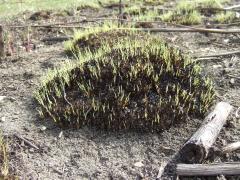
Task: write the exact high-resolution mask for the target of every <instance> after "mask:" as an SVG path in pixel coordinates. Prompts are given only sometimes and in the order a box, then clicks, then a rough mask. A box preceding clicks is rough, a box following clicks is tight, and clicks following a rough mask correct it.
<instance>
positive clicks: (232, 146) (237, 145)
mask: <svg viewBox="0 0 240 180" xmlns="http://www.w3.org/2000/svg"><path fill="white" fill-rule="evenodd" d="M238 149H240V141H239V142H235V143H231V144H228V145H226V146H224V147H223V148H222V153H229V152H232V151H235V150H238Z"/></svg>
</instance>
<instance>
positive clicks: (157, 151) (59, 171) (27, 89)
mask: <svg viewBox="0 0 240 180" xmlns="http://www.w3.org/2000/svg"><path fill="white" fill-rule="evenodd" d="M106 12H107V13H112V11H111V10H101V11H99V12H95V11H92V10H85V11H83V12H81V14H82V15H87V16H88V17H89V16H90V15H91V16H92V17H99V16H101V15H103V14H106ZM29 16H30V14H29V13H26V14H25V17H29ZM79 17H80V16H79V14H78V16H63V17H59V16H56V15H55V16H53V17H51V19H47V20H40V21H37V22H35V23H43V22H44V23H47V22H59V21H65V22H66V21H70V20H76V19H78V18H79ZM25 20H26V19H25ZM25 20H23V18H22V17H21V18H20V17H19V18H17V19H15V20H13V21H10V22H5V23H6V24H12V23H15V24H19V23H21V22H23V21H25ZM26 21H27V22H28V21H29V22H32V21H30V20H26ZM84 25H85V24H84ZM92 25H95V23H93V24H92ZM21 32H22V30H19V29H18V30H14V31H12V33H13V34H14V37H15V38H16V42H17V41H20V39H21V38H20V33H21ZM58 33H61V32H58ZM52 34H53V35H55V34H56V31H52V30H47V29H41V28H39V29H36V30H33V32H32V41H33V42H34V43H35V45H36V47H37V48H36V49H35V50H33V51H32V52H24V51H23V50H20V51H19V52H18V54H14V55H13V56H11V57H7V58H6V59H3V60H2V61H1V62H0V95H1V96H6V98H5V99H4V101H3V102H0V119H4V118H5V120H4V121H1V122H0V127H1V129H2V131H3V134H4V135H5V136H6V137H7V138H8V139H9V145H10V169H11V171H12V172H13V173H14V174H16V175H18V176H19V177H20V179H54V180H55V179H74V180H75V179H155V178H156V177H157V173H158V169H159V167H160V165H161V163H162V161H168V160H173V161H174V157H175V156H176V153H177V152H178V150H179V149H180V147H181V146H182V145H183V144H184V142H185V141H186V140H187V139H188V138H189V137H190V136H191V135H192V134H193V133H194V132H195V131H196V129H197V128H198V127H199V126H200V124H201V120H198V119H194V120H190V121H188V123H187V124H182V125H180V126H178V127H172V128H171V129H169V130H167V131H164V132H163V133H161V134H156V133H144V134H142V133H136V132H118V133H108V132H103V131H100V130H98V129H92V128H88V127H85V128H82V129H79V130H72V129H68V130H62V129H59V128H58V127H56V125H54V124H53V123H52V122H51V121H49V120H46V121H40V120H39V118H38V115H37V112H36V109H35V108H36V103H35V102H34V100H33V91H34V90H35V89H36V88H37V86H38V83H39V81H40V77H41V76H42V75H43V73H44V72H46V70H47V69H48V68H54V67H58V66H59V65H60V63H61V62H63V61H65V60H66V55H65V54H64V53H63V51H64V49H63V45H62V43H56V44H52V45H47V44H43V43H42V42H41V41H39V40H40V39H41V38H43V37H46V36H48V35H52ZM162 36H164V37H165V38H166V39H168V40H169V42H172V43H173V44H174V45H175V46H178V47H179V48H181V49H183V50H184V51H185V52H186V53H190V55H192V56H198V55H203V54H214V53H220V52H228V51H232V50H235V49H237V48H238V47H239V43H240V36H239V35H223V34H202V33H162ZM16 44H17V43H15V46H17V45H16ZM200 63H201V65H202V67H203V69H204V71H205V73H208V74H209V75H210V76H211V77H212V78H213V80H214V83H215V87H216V89H217V93H218V98H217V101H220V100H224V101H227V102H230V103H231V104H232V105H234V107H235V109H234V112H233V113H232V116H231V118H229V121H228V124H227V125H226V126H225V127H224V128H223V130H222V131H221V135H220V137H219V138H218V140H217V142H216V144H215V145H216V146H217V147H221V146H222V145H226V144H227V143H230V142H234V141H239V140H240V131H239V130H240V122H239V117H238V118H237V117H236V116H235V111H236V109H237V108H238V107H240V56H239V55H233V56H227V57H220V58H218V59H208V60H202V61H200ZM3 117H4V118H3ZM43 126H44V127H46V130H44V129H43ZM15 134H17V135H20V136H22V137H24V138H26V139H28V140H29V141H30V142H32V143H34V144H35V145H37V146H38V147H39V149H35V148H33V147H31V146H29V145H28V144H26V143H25V144H24V142H22V141H21V140H19V138H17V137H16V136H14V135H15ZM61 134H62V136H61ZM227 161H240V151H236V152H234V153H230V154H227V155H225V156H220V157H219V156H215V157H212V158H210V159H208V160H206V163H208V162H227ZM136 162H142V167H137V166H136V164H135V163H136ZM173 175H174V172H173V171H172V169H171V168H169V169H168V175H166V176H165V179H173V178H174V176H173ZM216 178H217V177H212V178H210V177H209V178H203V179H216ZM228 178H229V179H240V178H239V177H228Z"/></svg>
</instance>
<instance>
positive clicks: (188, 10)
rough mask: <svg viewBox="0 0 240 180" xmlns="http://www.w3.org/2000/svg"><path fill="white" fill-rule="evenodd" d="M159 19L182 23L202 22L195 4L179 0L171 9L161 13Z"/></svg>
mask: <svg viewBox="0 0 240 180" xmlns="http://www.w3.org/2000/svg"><path fill="white" fill-rule="evenodd" d="M161 19H162V20H163V21H166V22H176V23H178V24H183V25H193V24H200V23H201V22H202V17H201V14H200V13H199V12H198V11H197V10H196V4H195V3H193V2H187V1H181V2H179V3H178V4H177V6H176V8H175V9H174V10H173V11H169V12H168V13H167V14H164V15H162V17H161Z"/></svg>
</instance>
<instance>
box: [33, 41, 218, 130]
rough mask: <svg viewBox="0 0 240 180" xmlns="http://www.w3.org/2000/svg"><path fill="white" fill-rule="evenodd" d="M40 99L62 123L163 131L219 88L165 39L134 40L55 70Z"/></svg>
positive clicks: (201, 107) (198, 110)
mask: <svg viewBox="0 0 240 180" xmlns="http://www.w3.org/2000/svg"><path fill="white" fill-rule="evenodd" d="M35 97H36V99H37V101H38V103H39V105H40V108H39V113H40V115H41V116H42V117H50V118H51V119H53V120H54V121H55V122H56V123H57V124H58V125H60V126H61V127H71V128H80V127H82V126H85V125H88V126H93V127H97V128H101V129H105V130H111V131H117V130H126V129H134V130H137V131H139V130H140V131H162V130H164V129H168V128H169V127H171V126H172V125H174V124H176V123H180V122H182V121H184V120H186V119H187V117H188V116H189V115H192V116H195V117H198V116H200V115H202V114H203V113H204V112H205V111H206V110H207V109H208V107H209V106H210V105H211V103H212V100H213V97H214V90H213V87H212V83H211V81H210V80H209V79H208V78H206V77H203V75H201V68H200V67H199V66H198V65H197V64H195V63H194V62H192V61H191V60H190V59H189V58H188V57H186V56H184V55H183V54H182V53H181V52H180V51H179V50H177V49H174V48H173V47H170V46H168V45H167V44H166V43H165V42H164V41H163V40H161V39H159V38H151V39H148V40H147V41H146V40H141V39H136V38H135V39H129V40H124V41H120V42H118V43H115V45H114V46H112V44H111V45H109V44H106V45H104V46H102V47H101V48H100V49H99V50H98V51H97V52H96V53H92V52H88V53H85V54H84V55H82V56H81V58H80V59H79V61H78V63H75V64H72V63H68V64H65V65H64V66H63V67H62V68H61V69H58V70H55V71H52V72H49V73H48V74H47V76H46V77H45V79H44V80H43V81H42V85H41V86H40V88H39V90H38V91H37V92H36V94H35Z"/></svg>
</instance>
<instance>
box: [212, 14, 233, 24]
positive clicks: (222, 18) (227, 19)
mask: <svg viewBox="0 0 240 180" xmlns="http://www.w3.org/2000/svg"><path fill="white" fill-rule="evenodd" d="M236 19H237V16H236V12H222V13H218V14H216V16H215V18H214V20H215V21H216V22H218V23H231V22H233V21H234V20H236Z"/></svg>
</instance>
